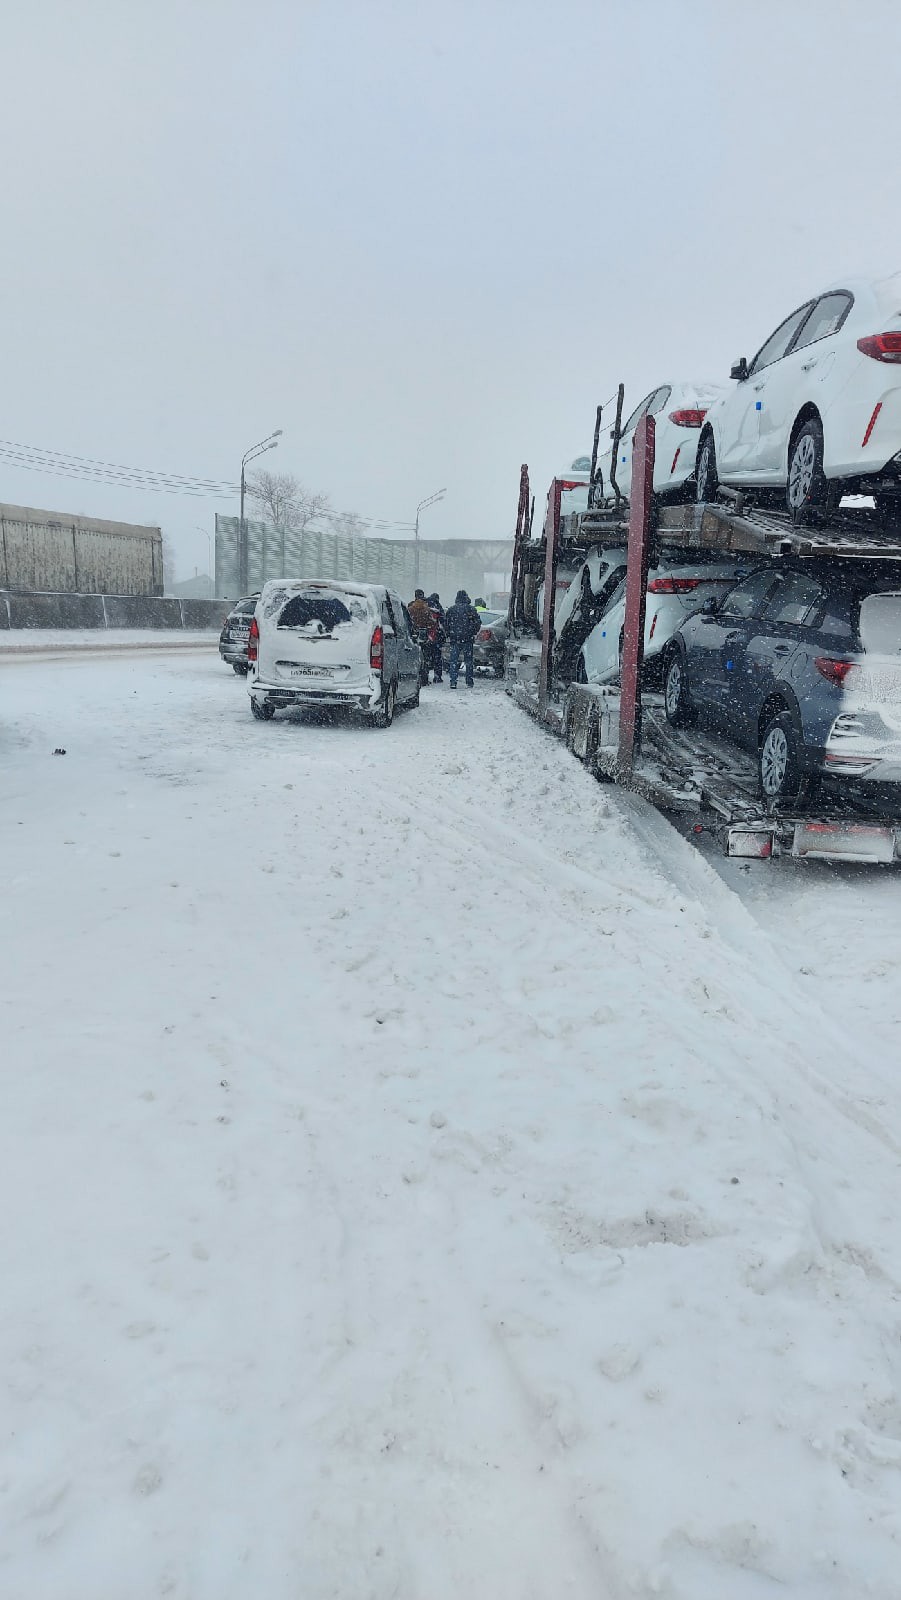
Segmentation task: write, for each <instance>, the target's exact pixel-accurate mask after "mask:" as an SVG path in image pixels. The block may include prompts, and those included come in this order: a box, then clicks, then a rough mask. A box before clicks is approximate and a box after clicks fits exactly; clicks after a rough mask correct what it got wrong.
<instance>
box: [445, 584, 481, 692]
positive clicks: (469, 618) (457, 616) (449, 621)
mask: <svg viewBox="0 0 901 1600" xmlns="http://www.w3.org/2000/svg"><path fill="white" fill-rule="evenodd" d="M444 626H445V628H446V629H447V637H448V638H449V640H450V686H451V688H452V689H456V687H457V677H458V675H459V672H460V661H461V659H462V661H463V665H464V667H465V668H466V683H467V686H468V687H469V688H470V689H471V688H472V686H473V684H474V682H475V668H474V667H473V663H472V647H473V643H474V642H475V636H476V634H477V633H478V631H479V629H480V628H481V626H482V619H481V617H480V616H479V613H478V612H477V610H476V608H475V606H474V605H473V603H472V601H471V600H470V598H469V595H468V594H467V593H466V590H465V589H458V590H457V598H456V600H455V601H454V603H453V605H452V606H450V607H449V609H448V610H447V611H446V612H445V617H444Z"/></svg>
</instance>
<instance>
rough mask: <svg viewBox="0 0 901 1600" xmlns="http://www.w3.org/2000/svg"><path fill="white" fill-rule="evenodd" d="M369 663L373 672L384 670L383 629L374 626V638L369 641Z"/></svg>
mask: <svg viewBox="0 0 901 1600" xmlns="http://www.w3.org/2000/svg"><path fill="white" fill-rule="evenodd" d="M369 665H370V667H371V668H372V670H373V672H381V670H382V630H381V628H374V629H373V634H372V639H371V640H370V643H369Z"/></svg>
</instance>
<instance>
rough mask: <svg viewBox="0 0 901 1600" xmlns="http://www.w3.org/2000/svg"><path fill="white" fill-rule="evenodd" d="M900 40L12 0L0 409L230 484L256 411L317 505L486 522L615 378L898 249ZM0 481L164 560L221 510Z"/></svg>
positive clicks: (529, 17)
mask: <svg viewBox="0 0 901 1600" xmlns="http://www.w3.org/2000/svg"><path fill="white" fill-rule="evenodd" d="M899 45H901V5H899V4H898V0H865V3H860V0H858V3H841V0H754V3H753V4H747V3H744V0H741V3H731V0H712V3H705V0H693V3H692V0H631V3H622V4H620V3H616V0H590V3H588V0H586V3H582V0H556V3H551V0H541V3H538V0H535V3H531V0H440V3H439V0H434V3H432V0H419V3H414V0H395V3H391V0H360V3H357V0H326V3H322V4H319V3H314V0H253V3H252V4H251V3H250V0H110V3H104V0H80V3H79V4H77V5H73V4H72V3H71V0H29V3H28V4H22V5H13V4H12V3H8V4H7V5H6V6H5V7H4V16H3V57H4V73H3V93H2V99H0V114H2V118H3V133H4V139H3V145H4V152H5V154H4V164H3V180H2V192H3V197H4V202H3V212H2V217H3V249H2V252H0V283H2V289H3V305H4V309H5V313H6V315H5V319H4V322H5V328H4V334H5V336H4V340H3V360H2V368H0V370H2V387H0V411H2V416H0V436H2V438H3V439H6V440H15V441H17V442H21V443H25V444H28V445H40V446H43V447H47V448H50V449H53V450H57V451H63V452H70V453H75V454H78V455H81V456H86V457H92V458H99V459H102V460H105V461H112V462H122V463H126V464H130V465H136V466H141V467H150V468H160V469H165V470H167V471H171V472H178V473H184V474H199V475H201V476H203V477H207V478H215V479H224V480H227V481H229V482H232V481H236V479H237V475H238V470H239V463H240V458H241V455H242V452H243V451H244V450H245V449H246V448H247V447H248V445H250V444H252V443H253V442H254V441H255V440H257V439H259V438H261V437H262V436H263V435H264V434H266V433H268V432H269V430H270V429H272V428H276V427H281V428H283V429H284V438H283V440H282V442H281V447H280V449H279V450H278V451H277V452H274V453H273V454H272V455H270V456H269V457H268V458H267V459H268V462H269V463H270V464H272V466H273V467H275V466H276V465H277V466H278V467H279V468H281V469H287V470H292V471H294V472H296V473H297V474H298V475H299V476H300V477H301V478H302V479H303V480H304V481H305V482H306V483H307V484H308V485H309V486H310V487H311V488H313V489H322V490H326V491H328V492H329V493H330V495H331V497H332V501H333V503H334V505H335V506H336V507H338V508H339V509H346V510H355V511H359V512H361V513H363V514H364V515H366V516H372V517H380V518H387V519H397V520H398V521H399V522H406V523H409V522H411V521H412V518H413V514H414V511H415V507H416V503H417V501H419V500H421V499H422V498H423V497H424V496H426V495H428V494H430V493H432V492H433V491H434V490H437V489H439V488H442V487H445V486H446V487H447V498H446V500H445V501H444V502H443V503H441V504H439V505H437V506H435V507H434V508H432V509H430V510H429V511H428V512H426V513H424V516H423V533H424V534H425V535H426V536H431V537H442V538H448V537H454V536H458V535H466V536H475V537H496V536H498V535H502V534H505V533H507V532H509V531H510V530H511V529H512V525H513V521H514V517H515V511H516V501H517V493H518V482H519V466H520V462H522V461H528V463H529V465H530V468H531V471H532V480H533V487H534V488H535V489H536V491H537V493H538V498H539V502H540V501H542V500H543V497H544V493H545V491H546V488H547V483H548V481H549V480H550V478H551V476H552V475H553V473H554V472H555V471H559V470H561V469H563V468H564V467H565V466H566V465H568V463H569V462H570V461H571V460H572V458H573V456H574V455H577V454H580V453H582V452H583V451H587V450H589V449H590V444H591V431H592V426H593V421H594V408H595V406H596V405H597V403H598V402H599V401H603V400H605V399H606V398H607V397H608V396H609V395H610V394H611V392H612V391H613V390H614V389H615V387H616V384H617V382H618V381H619V380H620V378H622V379H623V380H624V381H625V384H626V395H627V404H630V405H631V404H632V403H634V402H635V401H637V400H639V399H640V398H641V396H642V394H643V393H645V392H646V391H647V390H648V389H649V388H651V387H652V386H653V385H656V384H658V383H660V382H662V381H664V380H665V379H673V378H677V379H678V378H680V377H707V378H714V379H723V378H725V377H727V375H728V369H729V365H730V363H731V361H732V359H733V358H734V357H735V356H737V355H739V354H749V355H750V354H751V353H752V352H753V350H754V349H756V347H757V346H758V345H759V344H760V343H761V342H762V340H763V338H764V337H765V336H766V334H768V333H769V332H770V331H771V330H772V328H773V327H775V325H776V323H777V322H778V321H779V320H780V319H781V318H782V316H784V315H785V314H786V313H787V312H788V311H790V310H791V309H792V308H793V307H794V306H795V305H796V304H797V303H798V302H799V301H801V300H802V299H804V298H805V297H806V296H807V295H809V294H810V293H812V292H814V291H815V290H817V289H819V288H821V287H823V286H825V285H826V284H828V283H829V282H831V281H832V280H833V279H834V278H836V277H837V276H841V274H842V273H844V272H850V271H853V270H857V271H860V270H863V271H869V270H871V269H873V270H874V271H876V272H880V273H881V272H883V271H888V270H892V269H897V268H901V223H899V217H901V206H899V199H901V196H899V187H901V158H899V157H901V95H899V94H898V92H897V72H896V68H895V64H896V62H897V60H898V51H899ZM874 331H877V330H874ZM0 499H2V500H9V501H14V502H17V503H25V504H31V505H37V506H44V507H48V508H51V509H56V510H71V511H81V512H87V513H93V514H95V515H98V516H106V517H122V518H124V519H126V520H131V521H139V522H154V523H161V524H162V526H163V528H164V530H165V531H166V532H168V533H169V534H170V535H171V537H172V539H173V543H174V545H175V547H176V550H177V552H178V560H179V567H180V571H181V575H183V576H184V575H188V574H190V573H193V571H194V569H195V567H199V568H200V569H201V570H205V569H206V566H207V559H208V545H207V538H206V533H205V531H203V530H207V531H210V530H211V529H212V523H213V514H214V512H215V510H217V509H218V510H221V511H225V512H230V513H232V514H233V513H234V512H235V511H236V509H237V507H236V502H235V501H229V500H228V499H227V498H226V499H223V500H221V501H213V500H205V499H183V498H173V497H169V496H163V495H151V494H139V493H134V492H128V493H126V492H125V491H123V490H122V489H120V488H113V487H111V486H108V485H100V484H98V485H91V484H86V483H81V482H69V481H67V480H66V479H64V478H61V477H51V476H47V475H44V474H43V473H34V472H28V471H25V470H23V469H21V468H18V467H11V466H9V465H8V464H6V463H5V462H2V461H0ZM198 529H199V530H200V531H198Z"/></svg>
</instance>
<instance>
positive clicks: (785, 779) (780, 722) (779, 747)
mask: <svg viewBox="0 0 901 1600" xmlns="http://www.w3.org/2000/svg"><path fill="white" fill-rule="evenodd" d="M757 773H758V778H759V781H760V793H761V795H762V797H763V799H764V800H769V801H777V800H787V801H789V802H793V801H795V800H799V799H800V798H801V795H802V794H803V793H804V790H805V779H804V774H803V772H802V771H801V757H800V752H799V749H798V736H797V734H796V732H795V724H794V719H793V718H792V715H791V713H790V712H789V711H780V712H779V714H778V716H776V717H773V719H772V721H771V722H769V723H768V724H767V726H766V728H765V729H764V732H763V738H762V739H761V741H760V749H759V750H758V752H757Z"/></svg>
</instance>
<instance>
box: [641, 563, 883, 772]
mask: <svg viewBox="0 0 901 1600" xmlns="http://www.w3.org/2000/svg"><path fill="white" fill-rule="evenodd" d="M664 694H665V702H666V715H667V718H668V719H669V721H670V722H671V723H673V725H674V726H678V725H679V724H680V723H687V722H694V721H696V720H700V721H702V722H703V723H705V724H707V725H708V726H709V727H711V728H712V729H714V730H715V731H716V732H718V733H720V734H723V735H725V736H726V737H727V738H728V739H731V740H732V741H733V742H735V743H736V744H740V745H743V746H745V748H747V749H750V750H753V751H755V752H756V754H757V763H758V773H759V781H760V792H761V794H762V795H763V797H764V799H766V800H769V801H779V800H784V801H788V802H792V801H795V800H798V799H800V798H802V797H803V795H804V794H805V793H807V792H809V791H810V790H811V789H812V787H813V785H814V784H815V783H816V781H817V780H818V779H819V778H820V777H823V776H829V777H831V778H833V779H836V778H840V779H843V780H845V781H846V782H847V781H848V780H850V779H854V780H857V781H861V780H863V781H865V782H866V783H868V784H874V783H875V784H891V785H892V786H895V785H898V786H899V787H901V561H897V560H894V561H893V560H889V559H885V560H872V559H863V558H861V559H854V558H849V557H844V558H836V557H827V556H816V557H810V556H808V557H792V558H784V559H781V560H779V561H778V563H774V564H770V565H768V566H766V567H759V568H758V569H757V570H756V571H754V572H752V573H750V574H749V575H748V576H747V577H746V578H743V579H742V581H741V582H740V583H737V584H736V585H735V587H734V588H733V589H730V590H729V592H728V593H727V594H726V595H724V596H723V597H722V598H721V599H719V600H715V599H711V600H708V602H707V603H706V605H704V606H703V607H702V608H701V610H700V611H697V612H695V613H694V615H693V616H691V617H689V618H688V619H687V620H686V621H685V622H684V623H683V624H682V626H681V628H680V629H679V631H678V633H676V634H675V635H674V636H673V639H672V642H671V644H670V645H669V646H668V648H667V653H666V659H665V664H664Z"/></svg>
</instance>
